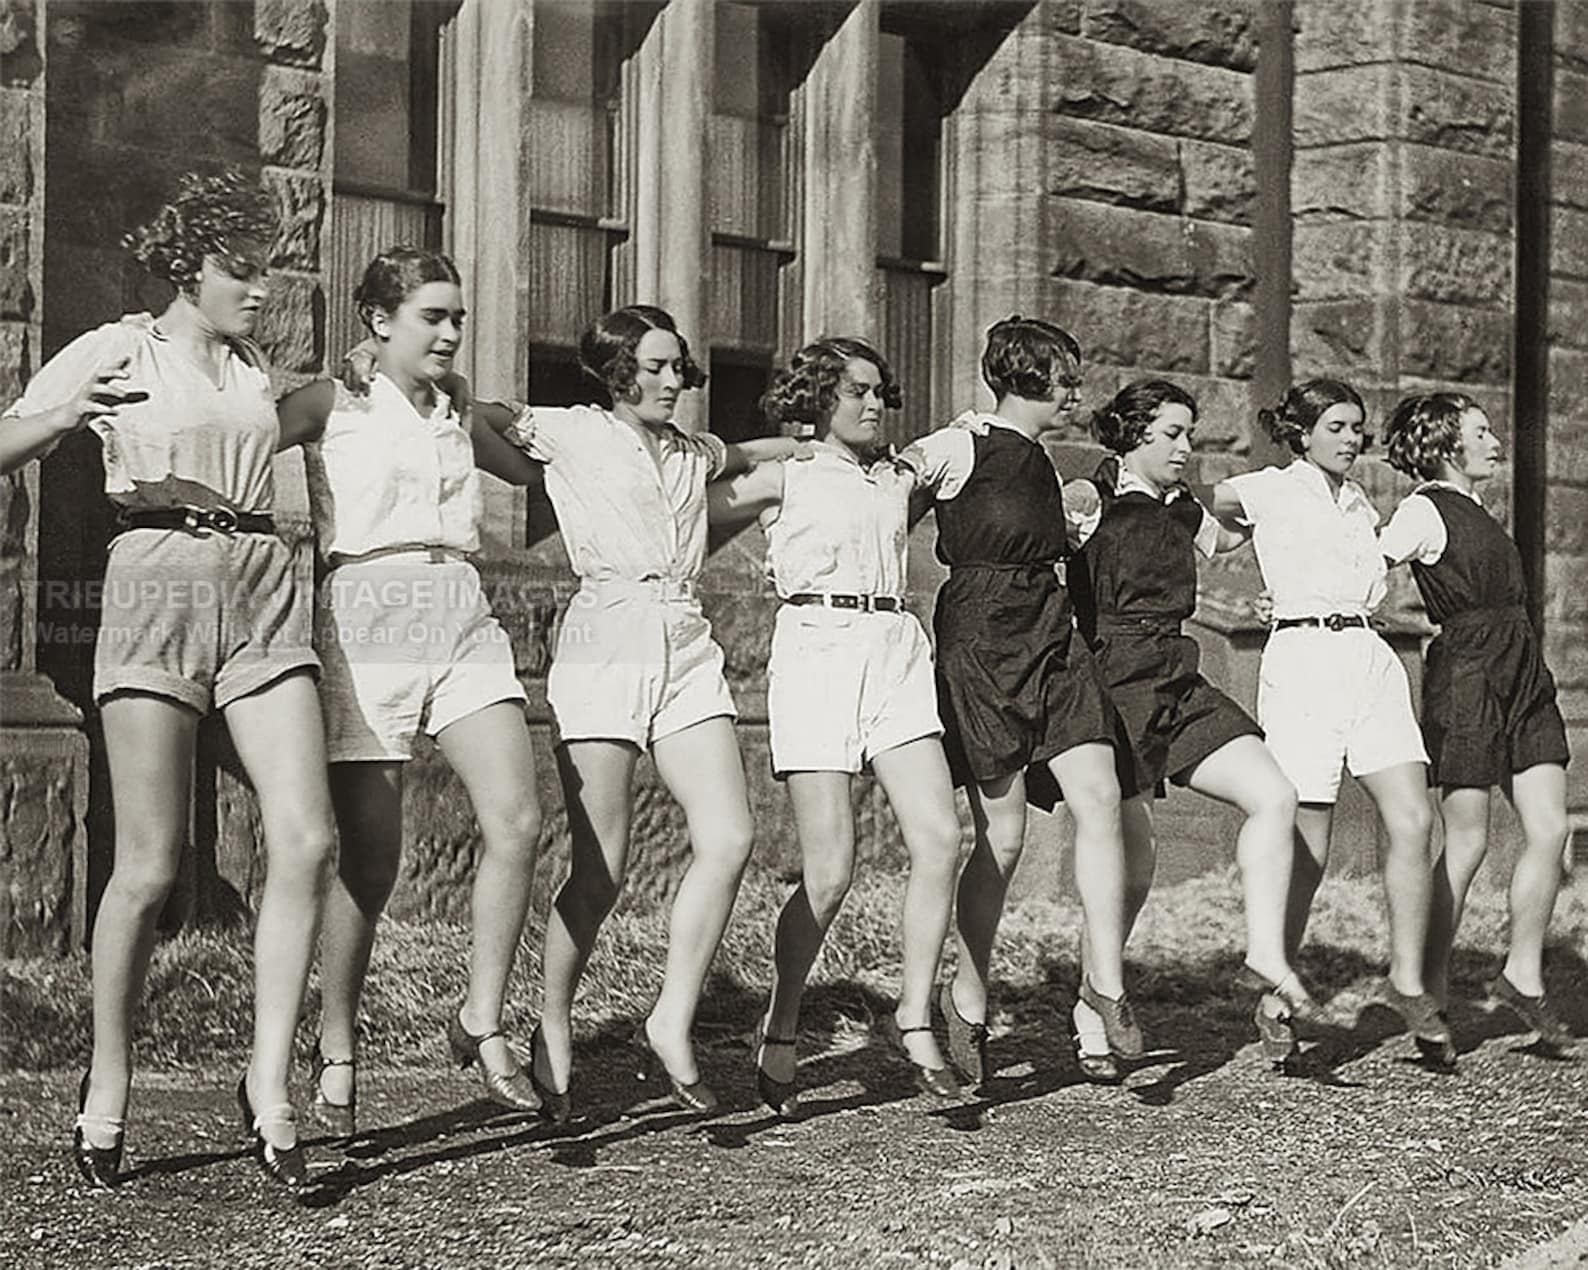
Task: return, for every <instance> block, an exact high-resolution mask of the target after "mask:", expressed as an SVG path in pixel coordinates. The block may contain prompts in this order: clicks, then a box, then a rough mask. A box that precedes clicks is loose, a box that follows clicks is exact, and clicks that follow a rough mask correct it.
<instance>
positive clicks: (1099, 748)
mask: <svg viewBox="0 0 1588 1270" xmlns="http://www.w3.org/2000/svg"><path fill="white" fill-rule="evenodd" d="M1048 766H1049V768H1050V769H1051V770H1052V772H1053V776H1054V779H1056V780H1057V781H1058V782H1059V788H1060V790H1062V791H1063V793H1064V805H1065V806H1066V807H1068V808H1069V811H1070V816H1071V818H1072V819H1073V820H1074V822H1075V889H1076V890H1077V891H1079V892H1080V894H1081V910H1082V912H1083V913H1084V914H1085V917H1086V945H1087V946H1086V973H1087V975H1088V976H1089V978H1090V980H1091V984H1092V987H1093V988H1094V989H1096V990H1097V991H1098V992H1099V993H1101V994H1102V995H1103V996H1105V997H1115V998H1117V997H1120V996H1123V995H1124V992H1125V933H1126V926H1125V885H1126V884H1125V845H1124V829H1123V827H1122V824H1121V820H1120V808H1119V778H1118V777H1117V776H1116V775H1115V774H1114V751H1113V748H1112V747H1111V746H1107V745H1103V744H1100V743H1097V742H1089V743H1087V744H1085V745H1077V746H1075V747H1073V748H1072V749H1068V750H1065V751H1064V753H1063V754H1059V755H1056V756H1055V757H1054V758H1053V759H1052V760H1050V761H1049V764H1048Z"/></svg>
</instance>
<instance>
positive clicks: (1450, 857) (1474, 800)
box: [1423, 788, 1489, 1009]
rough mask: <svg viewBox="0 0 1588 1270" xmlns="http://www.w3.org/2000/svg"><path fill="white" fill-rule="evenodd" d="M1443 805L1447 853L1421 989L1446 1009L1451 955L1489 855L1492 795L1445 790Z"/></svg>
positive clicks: (1438, 866) (1438, 871)
mask: <svg viewBox="0 0 1588 1270" xmlns="http://www.w3.org/2000/svg"><path fill="white" fill-rule="evenodd" d="M1439 805H1440V812H1441V814H1442V815H1443V817H1444V821H1445V847H1444V850H1443V851H1442V852H1441V853H1440V855H1439V859H1438V860H1437V861H1436V862H1435V864H1434V876H1433V890H1432V894H1431V897H1430V900H1431V902H1430V904H1429V909H1428V942H1427V944H1426V945H1425V947H1424V951H1423V983H1424V984H1425V985H1426V986H1427V988H1428V991H1429V992H1431V993H1433V994H1434V997H1435V999H1437V1000H1438V1002H1439V1005H1440V1008H1441V1009H1443V1008H1444V1007H1445V1006H1446V1005H1447V1004H1449V1001H1450V952H1451V949H1452V948H1454V946H1455V942H1456V932H1457V931H1458V930H1459V929H1461V913H1462V910H1463V909H1464V908H1465V907H1466V903H1467V890H1468V888H1469V887H1471V885H1472V879H1473V878H1474V877H1476V876H1477V873H1478V866H1479V865H1480V864H1482V863H1483V857H1484V855H1485V853H1487V851H1488V849H1489V791H1488V790H1487V789H1461V788H1447V789H1445V791H1444V796H1443V797H1442V798H1441V800H1440V804H1439Z"/></svg>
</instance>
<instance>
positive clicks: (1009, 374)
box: [981, 313, 1081, 401]
mask: <svg viewBox="0 0 1588 1270" xmlns="http://www.w3.org/2000/svg"><path fill="white" fill-rule="evenodd" d="M1080 363H1081V346H1080V345H1079V344H1078V343H1076V341H1075V337H1074V336H1073V335H1071V334H1070V333H1069V332H1068V331H1066V330H1065V329H1064V328H1063V327H1060V326H1055V325H1054V324H1053V323H1052V322H1045V321H1043V320H1042V319H1041V318H1028V317H1021V316H1020V315H1019V314H1018V313H1015V314H1012V315H1011V316H1009V317H1006V318H1004V320H1003V321H1001V322H994V323H993V324H992V326H990V327H989V328H988V329H987V347H986V349H985V350H984V351H983V352H982V355H981V377H982V378H983V379H984V380H986V381H987V387H989V388H991V389H992V391H993V395H994V396H995V397H1024V398H1025V399H1026V400H1027V401H1052V400H1053V379H1054V372H1055V370H1056V369H1058V368H1059V367H1061V366H1070V367H1075V366H1079V365H1080Z"/></svg>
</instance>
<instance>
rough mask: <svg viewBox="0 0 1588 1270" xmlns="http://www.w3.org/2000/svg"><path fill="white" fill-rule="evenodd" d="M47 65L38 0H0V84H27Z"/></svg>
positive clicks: (23, 85)
mask: <svg viewBox="0 0 1588 1270" xmlns="http://www.w3.org/2000/svg"><path fill="white" fill-rule="evenodd" d="M43 68H44V61H43V59H42V58H41V57H40V56H39V45H38V26H37V21H36V18H35V16H34V0H0V84H15V85H17V86H19V87H26V86H27V85H29V84H31V83H33V82H34V80H36V79H37V78H38V74H39V72H40V71H41V70H43Z"/></svg>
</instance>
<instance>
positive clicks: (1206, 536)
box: [1064, 464, 1219, 560]
mask: <svg viewBox="0 0 1588 1270" xmlns="http://www.w3.org/2000/svg"><path fill="white" fill-rule="evenodd" d="M1114 493H1115V494H1146V495H1147V496H1148V497H1149V498H1154V499H1157V500H1158V501H1159V502H1160V503H1164V504H1168V503H1173V502H1176V501H1177V500H1179V499H1182V498H1192V499H1194V498H1195V497H1196V495H1195V494H1193V493H1191V492H1190V491H1189V490H1188V489H1186V487H1185V486H1183V485H1171V486H1170V487H1169V488H1168V489H1166V490H1158V489H1154V488H1153V487H1152V485H1151V484H1150V483H1148V482H1147V481H1144V480H1143V479H1142V478H1141V477H1139V476H1137V475H1136V474H1135V473H1134V472H1132V471H1131V470H1130V469H1129V468H1128V467H1125V466H1124V465H1123V464H1121V465H1120V468H1119V479H1118V480H1116V481H1115V482H1114ZM1064 519H1065V521H1066V523H1067V524H1068V525H1069V528H1070V541H1071V542H1073V543H1074V544H1075V545H1076V546H1077V547H1079V546H1082V545H1084V544H1085V542H1086V540H1087V539H1088V538H1090V537H1091V536H1092V535H1093V534H1094V533H1096V532H1097V527H1098V525H1100V524H1101V523H1102V520H1103V508H1102V505H1101V503H1099V505H1098V506H1096V507H1094V508H1093V509H1092V510H1091V511H1089V512H1086V513H1081V512H1079V511H1077V510H1074V509H1072V508H1071V506H1070V502H1069V500H1068V499H1066V500H1065V503H1064ZM1191 541H1192V543H1193V544H1194V545H1195V547H1196V549H1197V550H1198V551H1199V552H1201V553H1202V556H1203V557H1204V558H1205V559H1208V560H1211V559H1213V557H1214V556H1215V555H1217V554H1218V549H1219V522H1218V521H1217V520H1215V519H1214V517H1213V514H1212V513H1211V512H1209V511H1208V509H1207V508H1206V507H1204V508H1203V509H1202V521H1201V523H1200V524H1199V525H1198V526H1197V531H1196V533H1195V534H1193V535H1192V536H1191Z"/></svg>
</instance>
